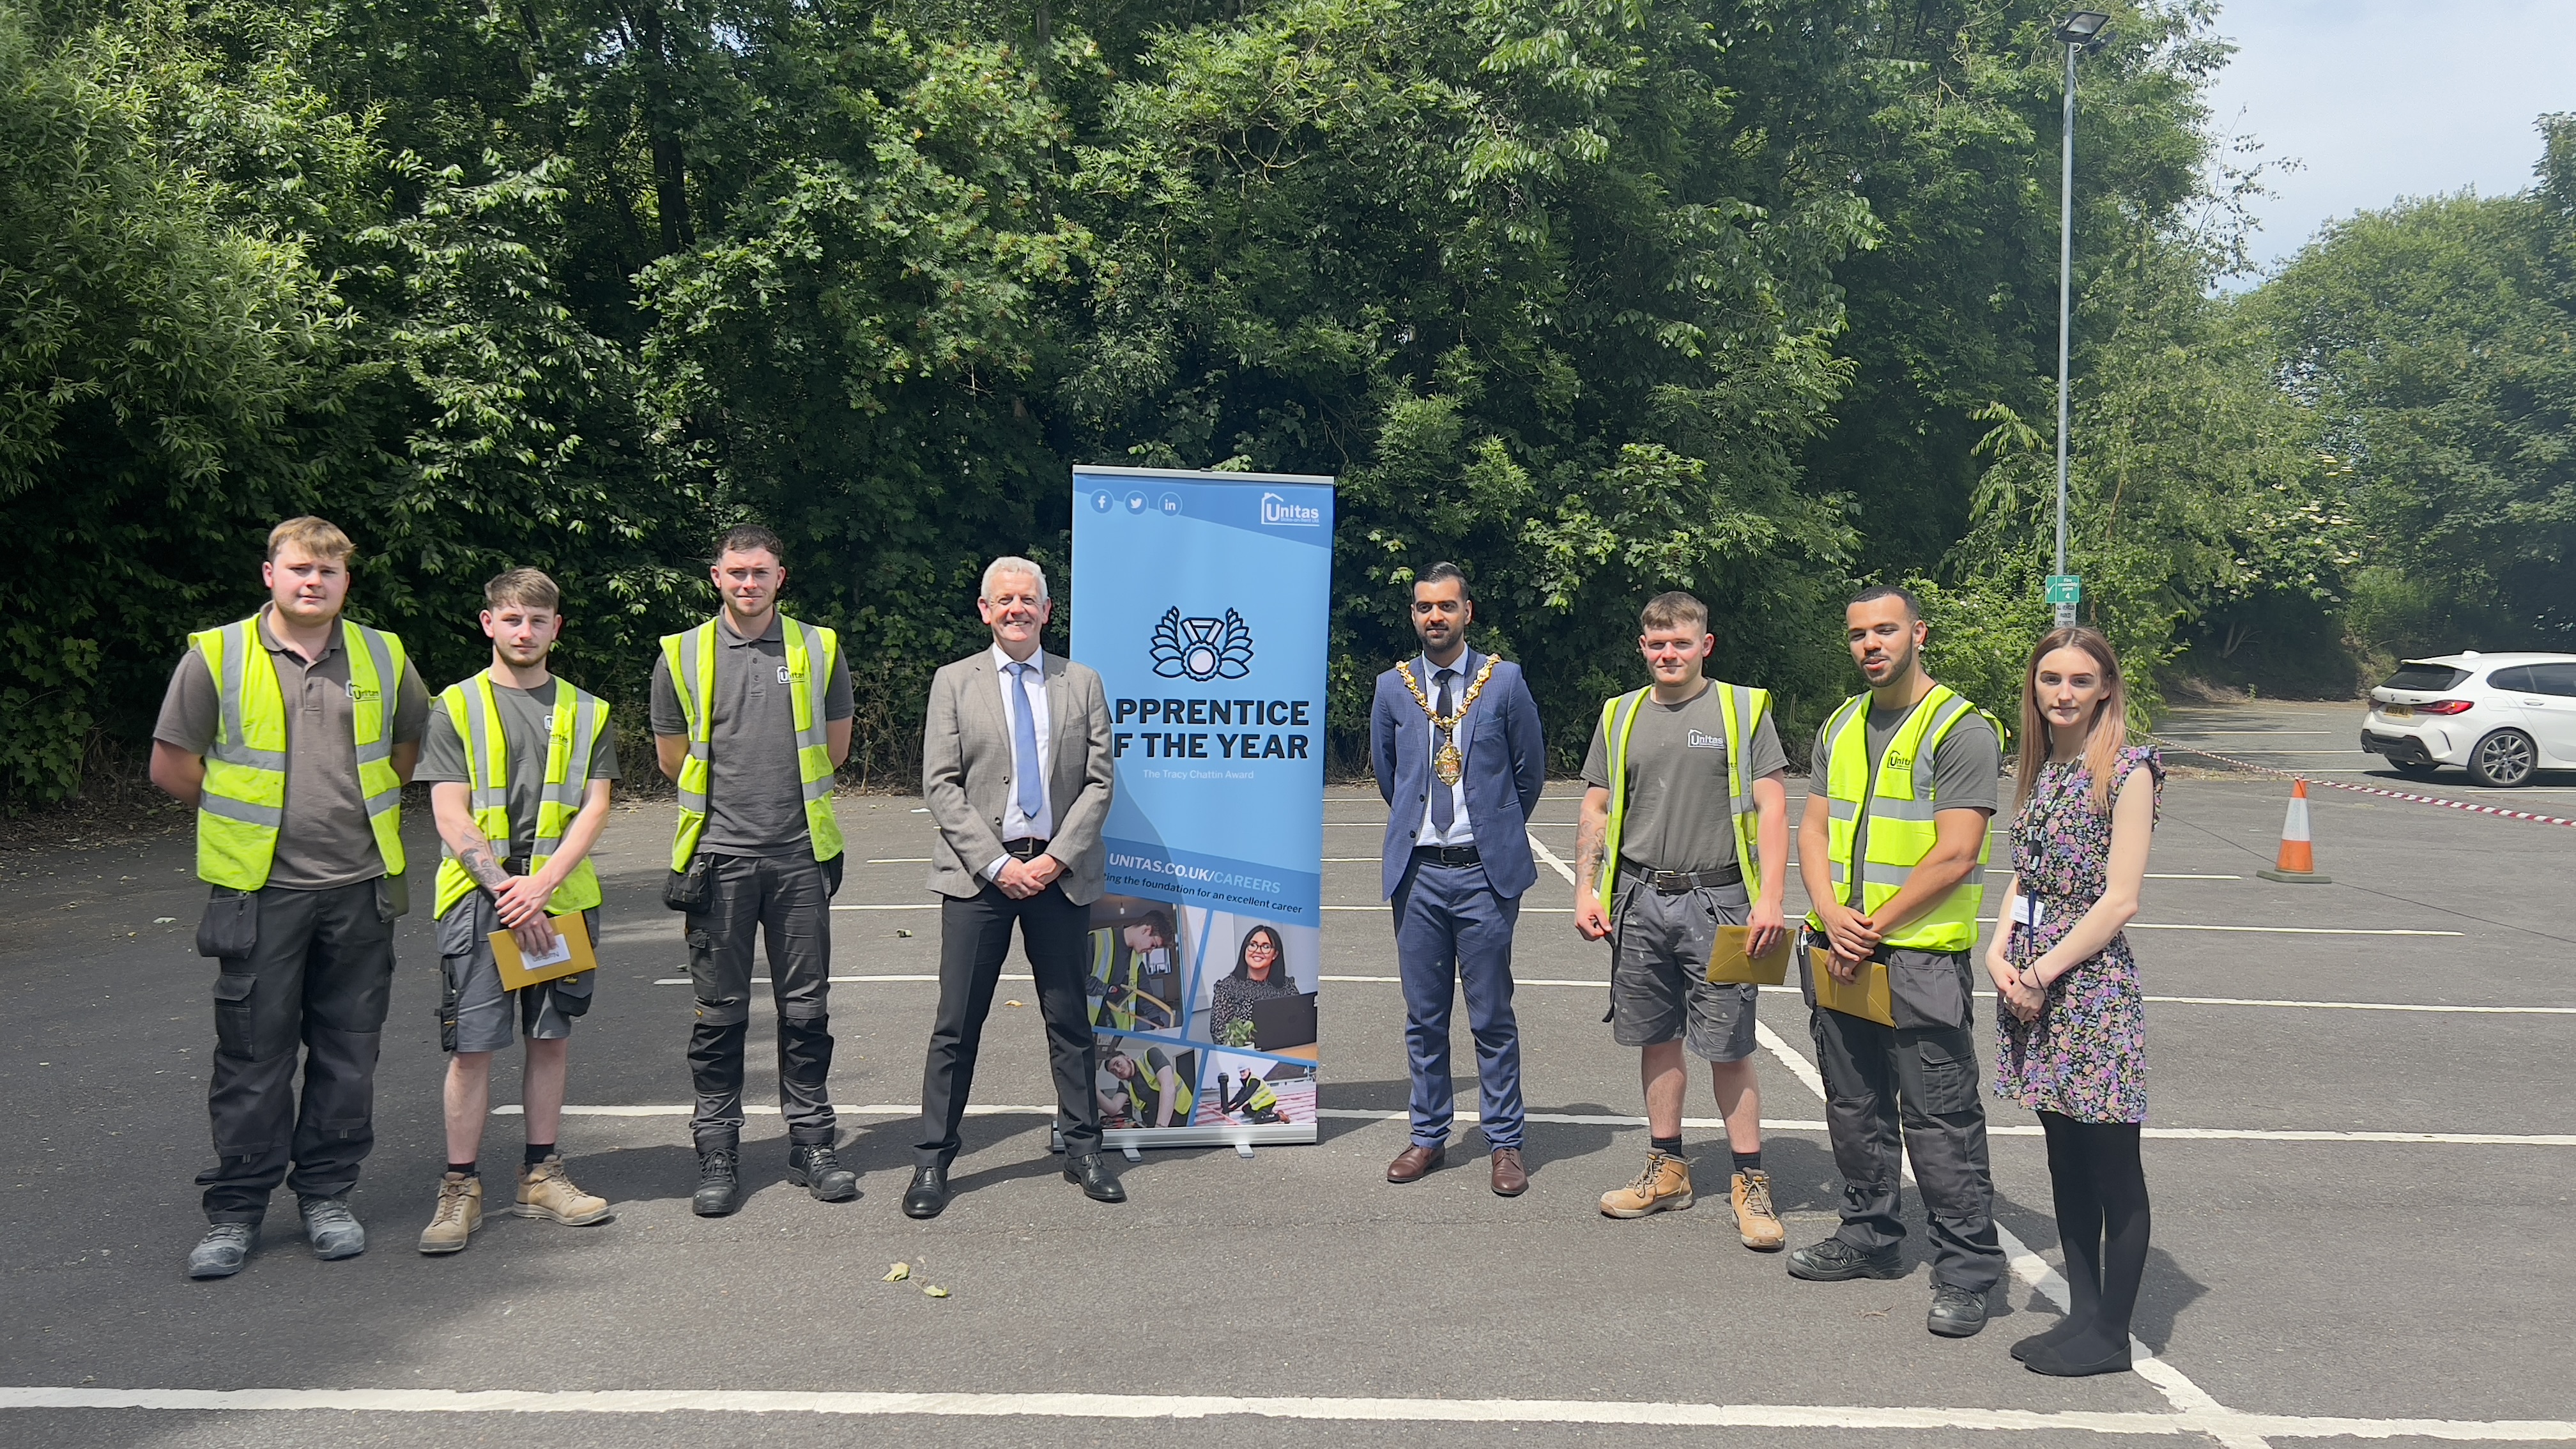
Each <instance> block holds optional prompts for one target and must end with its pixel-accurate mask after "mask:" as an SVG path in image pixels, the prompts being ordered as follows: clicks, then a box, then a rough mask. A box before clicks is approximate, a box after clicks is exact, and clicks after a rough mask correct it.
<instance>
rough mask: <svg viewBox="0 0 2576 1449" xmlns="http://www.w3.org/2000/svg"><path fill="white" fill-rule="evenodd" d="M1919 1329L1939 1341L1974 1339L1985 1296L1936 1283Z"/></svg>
mask: <svg viewBox="0 0 2576 1449" xmlns="http://www.w3.org/2000/svg"><path fill="white" fill-rule="evenodd" d="M1923 1326H1924V1327H1925V1328H1927V1329H1930V1330H1931V1331H1932V1332H1934V1333H1937V1334H1939V1335H1940V1336H1941V1337H1943V1338H1974V1337H1975V1336H1976V1334H1977V1331H1978V1330H1979V1329H1982V1328H1984V1327H1985V1326H1986V1295H1985V1294H1983V1293H1980V1292H1976V1291H1973V1290H1971V1289H1967V1288H1962V1287H1959V1286H1958V1285H1957V1284H1954V1283H1936V1284H1934V1285H1933V1287H1932V1311H1931V1312H1930V1313H1928V1314H1926V1315H1925V1316H1924V1319H1923ZM2025 1362H2027V1360H2025Z"/></svg>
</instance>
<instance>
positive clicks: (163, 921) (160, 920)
mask: <svg viewBox="0 0 2576 1449" xmlns="http://www.w3.org/2000/svg"><path fill="white" fill-rule="evenodd" d="M177 919H179V918H178V917H177V916H154V917H153V918H152V924H154V925H156V926H166V925H169V924H170V923H171V922H173V921H175V920H177Z"/></svg>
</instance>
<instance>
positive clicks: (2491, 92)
mask: <svg viewBox="0 0 2576 1449" xmlns="http://www.w3.org/2000/svg"><path fill="white" fill-rule="evenodd" d="M2218 33H2219V34H2220V35H2222V36H2224V37H2226V38H2227V39H2228V40H2230V41H2232V42H2234V43H2235V45H2236V47H2237V51H2236V55H2235V57H2234V59H2233V60H2231V61H2230V62H2229V63H2228V66H2227V69H2226V70H2225V71H2223V72H2221V73H2220V76H2219V79H2218V83H2217V85H2216V87H2215V88H2214V90H2213V91H2212V93H2211V96H2210V102H2211V120H2212V121H2213V122H2214V123H2215V125H2216V127H2217V129H2218V130H2219V132H2220V134H2222V135H2225V134H2245V135H2251V136H2253V137H2255V138H2256V139H2259V140H2260V141H2262V142H2263V143H2264V154H2266V155H2268V156H2276V157H2292V158H2296V159H2297V160H2298V161H2299V162H2300V163H2301V165H2300V168H2299V169H2298V170H2295V171H2292V172H2289V173H2288V174H2286V175H2279V176H2272V177H2270V178H2268V181H2267V184H2268V185H2269V186H2270V188H2271V189H2272V190H2273V191H2274V192H2276V193H2277V195H2274V196H2271V197H2267V198H2264V199H2262V200H2260V201H2258V202H2257V203H2256V205H2255V215H2256V217H2257V219H2258V220H2259V221H2260V222H2261V224H2262V230H2261V231H2260V232H2259V233H2258V234H2257V235H2256V236H2255V237H2254V239H2253V246H2252V248H2251V251H2252V255H2253V258H2254V260H2255V261H2256V263H2258V264H2260V265H2262V266H2265V267H2267V268H2268V267H2270V266H2272V265H2274V264H2276V263H2277V262H2278V261H2280V260H2281V259H2284V258H2286V257H2288V256H2289V255H2291V254H2292V253H2295V252H2296V251H2297V250H2298V249H2299V248H2300V247H2301V246H2302V245H2304V244H2305V243H2306V242H2307V241H2308V240H2309V238H2311V237H2312V236H2314V235H2315V234H2316V230H2317V228H2318V227H2320V226H2322V225H2323V224H2325V223H2326V222H2328V221H2331V220H2333V219H2334V218H2336V217H2340V216H2350V215H2351V214H2352V213H2354V212H2355V211H2361V210H2368V209H2375V208H2379V207H2384V206H2387V205H2388V204H2389V203H2391V202H2393V201H2395V200H2397V199H2398V198H2399V197H2402V196H2432V195H2438V194H2441V193H2445V192H2453V191H2458V190H2460V189H2461V188H2463V187H2472V186H2473V187H2475V188H2476V189H2477V191H2478V194H2480V195H2482V196H2501V195H2507V194H2510V193H2512V192H2516V191H2520V190H2522V189H2523V188H2525V187H2527V186H2529V185H2530V184H2531V180H2532V175H2531V168H2532V164H2533V163H2534V162H2535V161H2537V160H2538V159H2539V158H2540V137H2539V135H2538V133H2537V132H2535V131H2534V130H2533V129H2532V121H2533V120H2534V119H2535V118H2536V117H2538V116H2539V115H2540V114H2541V113H2542V112H2544V111H2576V0H2232V3H2229V4H2228V5H2227V6H2226V8H2225V9H2224V10H2222V11H2221V12H2220V14H2219V17H2218ZM2078 130H2079V134H2078V136H2077V138H2076V144H2077V146H2078V148H2079V153H2078V164H2079V165H2080V164H2082V158H2081V151H2080V148H2081V147H2082V145H2083V138H2082V136H2081V134H2080V131H2081V127H2080V126H2079V128H2078ZM2256 280H2259V279H2257V278H2242V279H2239V280H2238V281H2237V282H2236V283H2235V284H2234V285H2237V286H2248V285H2251V284H2252V283H2253V282H2254V281H2256Z"/></svg>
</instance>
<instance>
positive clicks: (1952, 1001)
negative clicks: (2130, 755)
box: [1789, 584, 2004, 1338]
mask: <svg viewBox="0 0 2576 1449" xmlns="http://www.w3.org/2000/svg"><path fill="white" fill-rule="evenodd" d="M1843 619H1844V626H1845V638H1846V640H1847V641H1848V643H1849V644H1850V646H1851V656H1852V662H1853V663H1854V664H1856V665H1858V666H1859V667H1860V672H1861V677H1862V678H1864V679H1866V680H1867V681H1868V682H1869V691H1868V692H1867V693H1866V694H1859V695H1854V696H1853V697H1852V698H1850V699H1847V700H1845V701H1843V703H1842V705H1841V706H1840V707H1839V708H1837V709H1836V710H1835V711H1834V712H1833V714H1832V715H1830V716H1829V717H1827V719H1826V721H1825V727H1824V728H1823V729H1822V730H1820V731H1818V732H1817V734H1816V757H1815V765H1814V768H1813V769H1812V770H1811V771H1810V773H1809V776H1808V779H1809V784H1808V789H1807V810H1806V815H1805V817H1804V819H1803V820H1802V822H1801V823H1800V825H1799V835H1798V873H1799V876H1800V878H1801V879H1802V880H1803V881H1804V883H1805V884H1806V887H1807V896H1808V898H1809V900H1811V901H1812V902H1813V903H1814V909H1813V911H1812V912H1810V913H1809V915H1808V917H1807V940H1808V944H1809V945H1810V946H1811V947H1812V948H1814V949H1815V951H1816V952H1818V953H1820V954H1821V955H1822V957H1823V966H1822V969H1824V970H1826V971H1830V972H1831V973H1832V974H1833V976H1834V978H1835V980H1837V981H1841V982H1846V983H1857V984H1864V985H1865V984H1866V983H1863V982H1862V976H1863V973H1864V972H1867V973H1872V974H1874V973H1877V972H1882V971H1883V972H1885V973H1886V978H1887V1001H1888V1015H1889V1016H1890V1017H1892V1018H1893V1023H1892V1024H1890V1023H1888V1022H1882V1021H1879V1020H1875V1019H1872V1018H1870V1017H1864V1016H1860V1015H1852V1014H1847V1013H1845V1012H1843V1011H1837V1010H1828V1009H1825V1008H1823V1007H1820V1006H1818V1005H1817V1004H1816V985H1815V971H1816V970H1817V969H1818V967H1817V965H1816V963H1815V958H1814V957H1813V956H1810V957H1808V959H1806V960H1805V961H1802V962H1801V969H1802V970H1803V971H1804V972H1805V981H1806V989H1807V1004H1808V1006H1809V1007H1810V1010H1809V1012H1808V1019H1809V1029H1810V1030H1811V1031H1812V1032H1813V1033H1814V1036H1815V1041H1816V1065H1817V1067H1818V1068H1819V1069H1820V1071H1821V1072H1822V1074H1823V1076H1824V1079H1825V1123H1826V1127H1827V1128H1828V1130H1829V1131H1830V1132H1831V1134H1832V1137H1833V1147H1834V1166H1835V1167H1836V1168H1838V1169H1840V1170H1841V1172H1842V1175H1843V1203H1842V1219H1843V1221H1842V1227H1841V1229H1840V1230H1839V1231H1837V1232H1836V1233H1835V1234H1834V1236H1832V1237H1830V1238H1827V1239H1825V1240H1824V1241H1823V1242H1821V1243H1816V1244H1813V1245H1811V1246H1808V1247H1804V1248H1800V1249H1799V1250H1798V1251H1796V1252H1794V1253H1792V1254H1790V1255H1789V1272H1790V1274H1791V1276H1793V1277H1798V1278H1807V1279H1814V1280H1819V1281H1828V1282H1830V1281H1835V1280H1839V1279H1844V1278H1895V1277H1899V1276H1902V1274H1903V1273H1904V1271H1905V1270H1904V1265H1903V1263H1902V1261H1901V1260H1900V1258H1899V1255H1898V1245H1899V1244H1900V1242H1901V1241H1902V1240H1903V1238H1904V1236H1905V1224H1904V1222H1903V1221H1902V1219H1901V1218H1900V1217H1899V1216H1898V1207H1899V1201H1898V1186H1899V1178H1900V1174H1901V1172H1902V1170H1903V1165H1904V1163H1903V1159H1902V1158H1901V1157H1900V1156H1899V1154H1900V1153H1903V1154H1906V1155H1909V1156H1911V1157H1912V1158H1913V1161H1914V1178H1915V1181H1916V1183H1917V1184H1918V1185H1919V1186H1920V1187H1921V1188H1922V1192H1923V1207H1924V1213H1925V1216H1926V1217H1927V1218H1928V1219H1929V1220H1930V1228H1931V1237H1932V1309H1931V1313H1930V1315H1929V1316H1928V1317H1927V1318H1926V1319H1925V1326H1926V1327H1927V1328H1929V1329H1931V1331H1932V1332H1934V1333H1937V1334H1939V1335H1941V1336H1942V1337H1944V1338H1966V1337H1967V1336H1969V1335H1970V1334H1973V1333H1975V1332H1976V1331H1977V1330H1979V1329H1981V1328H1983V1327H1985V1326H1986V1294H1987V1291H1988V1290H1989V1289H1991V1288H1993V1287H1994V1285H1995V1283H1996V1281H1997V1280H1998V1279H2000V1278H2001V1277H2003V1272H2004V1254H2003V1248H2002V1246H2001V1245H2000V1243H1999V1241H1998V1239H1997V1237H1996V1234H1995V1223H1994V1217H1993V1206H1994V1178H1993V1174H1992V1172H1991V1171H1990V1169H1989V1168H1988V1166H1987V1161H1986V1111H1985V1103H1984V1101H1983V1100H1982V1099H1981V1098H1980V1097H1979V1096H1978V1094H1977V1051H1976V1041H1975V1033H1974V1031H1973V1030H1972V1028H1973V1026H1974V1015H1973V1012H1972V1009H1971V1008H1972V1005H1973V1002H1974V997H1973V996H1972V995H1971V983H1970V978H1969V970H1970V962H1969V956H1970V953H1971V952H1972V950H1973V949H1974V948H1975V946H1976V944H1977V907H1978V906H1979V905H1980V904H1981V903H1982V902H1983V900H1984V898H1985V876H1984V874H1983V872H1984V868H1985V862H1986V822H1987V821H1988V820H1989V819H1990V818H1992V817H1993V815H1994V813H1995V807H1996V803H1997V795H1998V785H1997V782H1998V780H1999V779H2000V777H2001V776H2002V773H2003V741H2002V735H2001V733H2000V731H1999V730H1998V728H1997V727H1996V725H1995V722H1994V721H1993V720H1992V719H1991V718H1989V717H1988V716H1987V715H1986V714H1985V712H1984V711H1982V710H1980V709H1978V708H1977V707H1976V706H1975V705H1973V704H1971V703H1969V702H1968V701H1967V700H1966V699H1965V698H1963V697H1962V696H1960V695H1959V694H1958V693H1956V692H1955V691H1953V690H1951V689H1949V688H1948V687H1947V686H1945V685H1940V684H1935V683H1933V682H1932V676H1930V675H1929V674H1926V673H1925V672H1924V671H1923V643H1924V640H1925V639H1926V638H1927V637H1928V636H1929V633H1930V630H1929V629H1928V627H1927V626H1926V625H1925V624H1924V622H1923V610H1922V608H1921V606H1920V605H1918V604H1917V603H1916V602H1915V599H1914V596H1913V595H1912V594H1911V593H1908V592H1907V591H1905V590H1904V589H1901V588H1897V587H1895V586H1894V585H1889V584H1881V585H1878V586H1876V587H1873V588H1868V589H1864V590H1862V591H1861V592H1860V594H1859V595H1858V596H1857V597H1855V598H1854V599H1853V600H1852V601H1851V604H1850V606H1849V607H1848V608H1847V609H1845V610H1844V615H1843ZM1866 994H1867V993H1865V992H1864V993H1856V995H1866ZM1851 1004H1855V1005H1866V1004H1867V1003H1866V1002H1854V1003H1851Z"/></svg>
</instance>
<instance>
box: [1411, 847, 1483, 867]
mask: <svg viewBox="0 0 2576 1449" xmlns="http://www.w3.org/2000/svg"><path fill="white" fill-rule="evenodd" d="M1413 858H1414V859H1415V860H1418V861H1421V862H1423V863H1424V864H1425V865H1482V864H1484V863H1485V858H1484V857H1483V856H1481V855H1478V854H1477V853H1476V847H1474V846H1472V845H1417V846H1415V847H1413Z"/></svg>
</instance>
